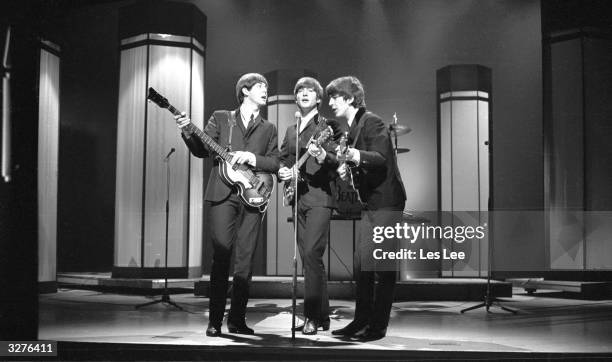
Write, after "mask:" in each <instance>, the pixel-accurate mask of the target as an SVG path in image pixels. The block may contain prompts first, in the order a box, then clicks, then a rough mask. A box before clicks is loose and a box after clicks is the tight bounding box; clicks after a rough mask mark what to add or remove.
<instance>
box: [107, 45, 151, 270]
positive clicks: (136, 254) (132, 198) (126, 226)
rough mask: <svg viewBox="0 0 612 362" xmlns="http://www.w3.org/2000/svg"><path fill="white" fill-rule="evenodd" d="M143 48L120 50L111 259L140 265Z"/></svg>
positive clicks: (145, 59) (144, 94) (144, 93)
mask: <svg viewBox="0 0 612 362" xmlns="http://www.w3.org/2000/svg"><path fill="white" fill-rule="evenodd" d="M146 69H147V48H146V47H138V48H132V49H127V50H123V51H121V70H120V74H119V104H118V112H117V116H118V119H117V174H116V183H115V185H116V186H115V187H116V191H115V261H114V265H115V266H118V267H140V266H142V265H141V252H142V251H141V240H142V233H141V231H142V192H143V189H142V177H143V172H142V171H143V165H142V164H143V152H144V141H145V137H144V128H145V107H146V106H145V102H144V101H143V100H144V99H146V89H147V73H146Z"/></svg>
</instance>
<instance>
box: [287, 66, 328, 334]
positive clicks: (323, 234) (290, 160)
mask: <svg viewBox="0 0 612 362" xmlns="http://www.w3.org/2000/svg"><path fill="white" fill-rule="evenodd" d="M293 93H294V95H295V102H296V103H297V106H298V108H299V112H300V113H299V114H300V117H297V118H298V120H299V122H298V124H296V126H295V127H289V128H288V129H287V132H286V134H285V138H284V140H283V144H282V146H281V166H282V167H281V168H280V170H279V172H278V175H279V178H280V179H281V180H283V181H285V182H289V183H291V182H293V177H295V174H296V173H295V163H296V160H295V141H296V139H295V138H296V132H297V134H298V135H299V142H298V144H299V148H300V152H299V154H300V158H301V159H303V158H304V157H308V156H309V153H307V149H308V148H309V146H310V145H311V144H316V143H317V142H312V141H313V140H315V139H317V138H319V139H321V138H324V137H321V136H326V135H325V134H324V133H325V132H329V133H331V132H330V130H329V127H330V126H331V127H332V128H333V129H337V126H336V123H335V122H334V121H331V120H326V119H325V118H323V117H322V116H321V115H319V113H318V107H319V105H320V103H321V99H322V98H323V88H322V87H321V84H319V82H318V81H317V80H316V79H314V78H310V77H303V78H300V79H299V80H298V81H297V83H296V85H295V87H294V91H293ZM322 133H323V134H322ZM323 144H324V145H325V143H323ZM311 148H312V149H313V150H314V151H315V152H314V153H312V155H314V156H319V158H320V161H322V160H323V158H322V157H321V155H319V154H318V153H316V151H317V150H318V147H311ZM304 155H306V156H304ZM299 174H300V179H301V180H302V181H300V182H299V183H298V189H297V192H296V191H295V190H294V193H296V194H297V196H293V198H292V202H291V204H292V206H293V207H296V205H295V199H296V197H297V200H298V202H297V228H298V240H297V243H298V248H299V250H300V256H301V257H302V265H303V268H304V317H305V323H304V325H303V326H301V327H298V329H301V330H302V333H303V334H316V333H317V329H318V328H322V329H323V330H328V329H329V300H328V294H327V277H326V273H325V266H324V264H323V254H324V253H325V248H326V247H327V242H328V231H329V221H330V218H331V213H332V208H333V207H334V199H333V197H332V185H331V184H330V183H331V181H332V180H333V178H334V177H335V176H334V175H335V167H332V166H330V165H321V164H320V163H319V162H317V161H316V158H315V157H310V158H308V159H306V161H305V162H304V164H303V165H302V166H301V167H300V169H299ZM288 186H291V184H289V185H288Z"/></svg>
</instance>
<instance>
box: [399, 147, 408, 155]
mask: <svg viewBox="0 0 612 362" xmlns="http://www.w3.org/2000/svg"><path fill="white" fill-rule="evenodd" d="M406 152H410V148H402V147H399V148H398V149H397V154H400V153H406Z"/></svg>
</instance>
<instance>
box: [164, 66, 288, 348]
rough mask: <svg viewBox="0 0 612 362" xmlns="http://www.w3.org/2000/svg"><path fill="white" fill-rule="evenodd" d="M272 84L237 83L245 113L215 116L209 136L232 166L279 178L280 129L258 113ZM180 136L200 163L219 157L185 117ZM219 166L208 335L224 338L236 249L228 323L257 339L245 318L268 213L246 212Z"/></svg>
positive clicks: (212, 182) (213, 198) (250, 79)
mask: <svg viewBox="0 0 612 362" xmlns="http://www.w3.org/2000/svg"><path fill="white" fill-rule="evenodd" d="M267 95H268V81H267V80H266V79H265V78H264V77H263V76H262V75H260V74H257V73H248V74H245V75H243V76H242V77H240V79H239V80H238V82H237V83H236V97H237V98H238V101H239V103H240V107H239V108H238V109H236V110H234V111H231V112H228V111H215V112H213V114H212V116H211V117H210V119H209V120H208V123H207V124H206V127H205V128H204V133H206V134H207V135H208V136H210V137H211V138H213V139H214V140H215V141H216V142H217V143H218V144H219V145H220V146H222V147H224V148H227V149H229V150H230V151H231V152H232V154H233V159H232V160H231V163H232V164H237V165H248V166H249V167H250V168H252V169H254V170H256V171H265V172H270V173H276V172H277V171H278V168H279V152H278V136H277V130H276V126H274V124H272V123H270V122H268V121H267V120H264V119H263V118H262V117H261V115H260V113H259V110H260V108H261V107H263V106H265V105H266V101H267ZM175 118H176V122H177V124H178V126H179V128H180V129H181V132H182V134H181V136H182V137H183V140H184V141H185V143H186V144H187V147H189V150H190V151H191V153H193V154H194V155H195V156H196V157H208V156H209V153H210V152H214V150H211V149H210V148H209V147H208V146H206V145H205V144H204V143H203V142H202V140H201V138H200V137H195V135H194V134H192V129H193V127H188V126H189V124H190V120H189V118H187V117H186V116H185V115H184V114H183V115H180V116H176V117H175ZM219 172H220V171H219V164H218V161H216V163H215V167H214V168H213V170H212V172H211V174H210V178H209V180H208V186H207V188H206V194H205V195H204V199H205V201H206V202H207V203H208V206H209V207H210V212H209V213H208V214H209V217H210V219H209V220H208V224H207V225H209V228H210V231H211V237H212V242H213V262H212V271H211V274H210V303H209V323H208V327H207V329H206V335H207V336H211V337H216V336H219V335H221V323H222V321H223V314H224V312H225V302H226V293H227V287H228V277H229V269H230V257H231V255H232V249H233V248H236V251H235V261H234V276H233V282H232V295H231V306H230V311H229V314H228V318H227V329H228V331H229V332H230V333H239V334H253V333H254V331H253V329H251V328H249V327H248V326H247V325H246V320H245V314H246V306H247V302H248V298H249V284H250V281H251V275H252V259H253V254H254V251H255V248H256V246H257V239H258V236H259V231H260V229H261V221H262V218H263V213H261V212H260V210H259V209H256V208H252V207H249V206H246V205H245V203H244V202H243V200H241V199H240V197H239V195H238V190H237V189H236V188H235V187H231V186H230V185H228V184H227V183H226V182H224V181H223V180H222V178H221V175H220V174H219Z"/></svg>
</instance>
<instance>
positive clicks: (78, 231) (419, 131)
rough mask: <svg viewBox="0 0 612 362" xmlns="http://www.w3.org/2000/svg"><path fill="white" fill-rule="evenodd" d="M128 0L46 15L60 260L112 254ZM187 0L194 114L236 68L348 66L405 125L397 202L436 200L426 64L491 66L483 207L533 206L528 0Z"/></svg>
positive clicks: (537, 191)
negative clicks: (488, 168) (197, 56)
mask: <svg viewBox="0 0 612 362" xmlns="http://www.w3.org/2000/svg"><path fill="white" fill-rule="evenodd" d="M131 3H133V2H131V1H130V2H126V1H120V2H108V3H102V4H97V5H88V6H84V5H82V6H78V7H76V8H70V7H67V8H65V9H64V10H63V11H62V12H61V14H59V15H60V16H58V22H59V24H60V27H59V29H61V30H60V31H59V32H58V33H59V34H58V41H59V42H60V44H61V46H62V57H61V91H62V96H61V104H60V112H61V115H60V119H61V129H60V161H59V195H58V198H59V205H58V208H59V215H58V223H59V228H58V235H59V240H58V245H59V247H58V270H60V271H77V270H85V271H103V270H109V269H110V267H111V266H112V256H113V254H112V253H113V230H114V229H113V228H114V189H115V187H114V183H115V161H116V158H115V157H116V155H115V153H116V140H117V135H116V132H117V129H116V122H117V99H118V79H119V77H118V69H119V60H118V56H119V51H118V33H117V30H118V29H117V28H118V26H117V25H118V9H119V8H120V7H122V6H125V5H127V4H131ZM193 3H194V4H195V5H196V6H197V7H198V8H200V9H201V10H202V12H204V13H205V14H206V16H207V45H206V83H205V115H206V118H208V116H209V115H210V114H211V113H212V111H213V110H215V109H219V108H231V107H234V106H235V96H234V85H235V83H236V80H237V78H238V77H239V76H240V75H241V74H243V73H246V72H252V71H255V72H260V73H266V72H269V71H272V70H277V69H285V68H297V69H311V70H313V71H314V72H316V73H317V74H318V76H319V80H320V81H321V83H322V84H323V85H325V84H327V83H328V82H329V81H331V80H332V79H333V78H335V77H337V76H340V75H346V74H353V75H355V76H357V77H358V78H360V79H361V80H362V82H363V83H364V85H365V87H366V103H367V105H368V107H369V108H370V109H372V110H373V111H374V112H376V113H378V114H379V115H381V116H382V117H383V118H384V119H386V120H391V117H392V115H393V113H394V112H397V114H398V117H399V119H400V122H401V123H404V124H407V125H409V126H410V127H411V128H412V129H413V132H412V133H411V134H409V135H407V136H404V137H402V138H401V139H400V147H409V148H411V150H412V151H411V152H410V153H409V154H407V155H401V156H400V158H399V163H400V169H401V170H402V177H403V180H404V182H405V186H406V189H407V192H408V201H407V208H408V209H410V210H417V211H429V210H436V209H437V205H438V200H437V197H438V195H437V193H438V190H437V184H436V182H435V180H436V179H437V148H436V94H435V91H436V89H435V87H436V70H437V69H439V68H441V67H443V66H446V65H449V64H476V63H477V64H482V65H485V66H487V67H490V68H492V71H493V99H494V101H493V123H494V132H495V133H494V135H493V142H494V143H495V144H496V145H497V146H498V150H499V152H496V153H495V155H494V160H493V162H494V164H495V165H496V167H495V173H494V174H493V175H492V177H493V179H494V183H495V185H496V188H495V195H494V197H495V200H496V205H497V207H498V208H501V209H541V208H542V204H543V188H542V182H543V170H542V122H541V119H542V95H541V94H542V72H541V67H542V65H541V63H542V58H541V56H542V51H541V34H540V32H541V29H540V23H541V21H540V3H539V1H535V0H531V1H477V0H460V1H442V0H433V1H431V0H428V1H420V0H419V1H384V2H381V1H345V0H340V1H307V2H305V1H286V0H285V1H255V2H246V1H238V0H226V1H205V0H202V1H193ZM323 112H324V113H327V114H328V115H329V112H328V109H327V107H326V108H324V110H323ZM516 190H521V192H520V193H518V192H516ZM83 201H86V202H83Z"/></svg>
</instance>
